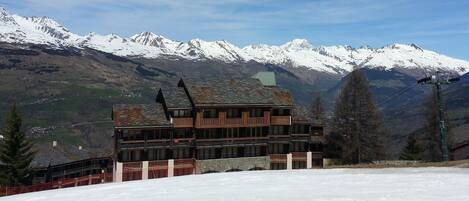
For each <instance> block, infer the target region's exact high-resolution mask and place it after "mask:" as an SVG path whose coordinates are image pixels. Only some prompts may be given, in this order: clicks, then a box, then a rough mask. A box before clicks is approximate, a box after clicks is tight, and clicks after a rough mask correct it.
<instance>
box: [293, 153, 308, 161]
mask: <svg viewBox="0 0 469 201" xmlns="http://www.w3.org/2000/svg"><path fill="white" fill-rule="evenodd" d="M291 154H292V160H294V161H303V160H306V152H292V153H291Z"/></svg>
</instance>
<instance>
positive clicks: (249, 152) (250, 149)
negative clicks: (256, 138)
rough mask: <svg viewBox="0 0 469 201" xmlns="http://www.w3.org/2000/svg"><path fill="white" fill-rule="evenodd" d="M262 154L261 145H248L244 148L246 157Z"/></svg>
mask: <svg viewBox="0 0 469 201" xmlns="http://www.w3.org/2000/svg"><path fill="white" fill-rule="evenodd" d="M254 156H261V147H260V146H246V147H245V148H244V157H254Z"/></svg>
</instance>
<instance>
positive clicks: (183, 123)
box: [173, 117, 193, 128]
mask: <svg viewBox="0 0 469 201" xmlns="http://www.w3.org/2000/svg"><path fill="white" fill-rule="evenodd" d="M192 122H193V118H192V117H175V118H173V125H174V128H190V127H192Z"/></svg>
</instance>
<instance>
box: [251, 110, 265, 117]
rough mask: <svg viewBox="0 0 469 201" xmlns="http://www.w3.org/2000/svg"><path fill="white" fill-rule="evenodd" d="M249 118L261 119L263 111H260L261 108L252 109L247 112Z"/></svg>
mask: <svg viewBox="0 0 469 201" xmlns="http://www.w3.org/2000/svg"><path fill="white" fill-rule="evenodd" d="M249 116H250V117H263V116H264V110H262V109H261V108H253V109H251V110H250V111H249Z"/></svg>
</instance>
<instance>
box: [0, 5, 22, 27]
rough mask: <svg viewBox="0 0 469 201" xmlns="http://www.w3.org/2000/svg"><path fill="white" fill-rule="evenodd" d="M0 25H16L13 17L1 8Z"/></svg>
mask: <svg viewBox="0 0 469 201" xmlns="http://www.w3.org/2000/svg"><path fill="white" fill-rule="evenodd" d="M0 23H2V24H5V25H18V24H17V23H16V21H15V19H14V18H13V16H12V15H11V14H10V13H9V12H8V11H7V10H6V9H5V8H3V7H0Z"/></svg>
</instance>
